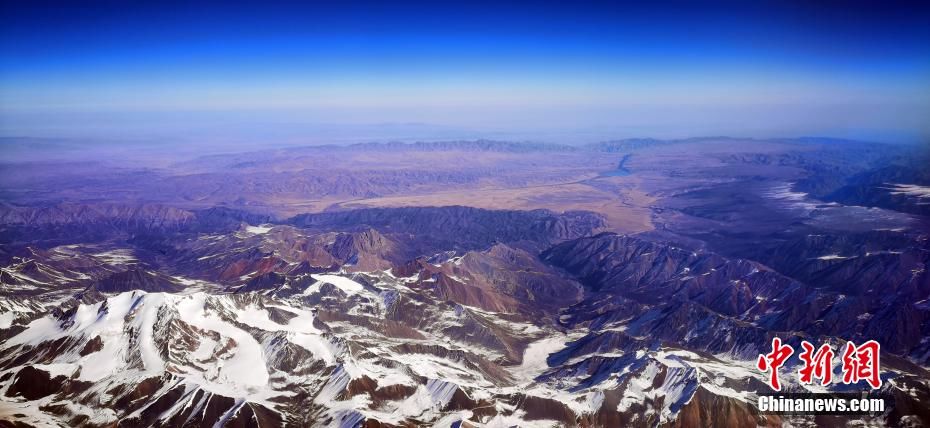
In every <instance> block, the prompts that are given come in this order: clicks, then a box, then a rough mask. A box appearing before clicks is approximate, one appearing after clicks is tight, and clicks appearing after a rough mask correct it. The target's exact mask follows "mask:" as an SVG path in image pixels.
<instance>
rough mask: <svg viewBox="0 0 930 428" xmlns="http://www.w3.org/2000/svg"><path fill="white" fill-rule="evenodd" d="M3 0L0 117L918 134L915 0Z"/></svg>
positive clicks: (185, 127) (434, 133)
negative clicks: (131, 1)
mask: <svg viewBox="0 0 930 428" xmlns="http://www.w3.org/2000/svg"><path fill="white" fill-rule="evenodd" d="M898 6H900V7H894V5H889V4H887V3H882V4H872V3H868V2H853V3H844V4H843V6H842V7H834V6H833V5H827V4H821V5H818V4H812V3H805V2H771V3H766V2H759V3H752V4H747V3H739V4H726V3H717V4H701V5H697V4H690V3H680V4H677V3H674V2H673V3H668V4H665V5H622V4H590V5H587V6H585V7H571V8H569V7H567V6H560V5H555V4H543V5H536V6H532V7H530V6H524V7H518V6H502V5H491V4H469V5H456V6H444V5H435V4H426V3H424V4H405V5H398V6H396V7H385V6H383V5H378V4H366V3H355V4H353V5H344V6H334V5H314V4H279V5H277V6H276V7H263V8H256V7H250V6H238V5H237V6H231V5H221V4H214V5H210V4H203V3H201V4H198V5H174V6H170V7H169V6H164V5H126V4H119V3H113V4H110V3H105V2H104V3H94V4H91V5H89V6H88V5H67V4H65V5H55V4H46V3H34V2H29V3H16V4H14V3H9V2H8V3H5V4H4V5H3V6H2V8H3V14H2V18H0V136H7V137H9V136H16V137H51V138H89V139H117V140H119V139H127V140H133V139H135V140H138V139H166V140H177V141H185V142H200V141H210V140H213V141H228V142H230V144H243V143H246V144H270V145H281V144H285V145H291V144H318V143H333V142H341V141H357V142H363V141H371V140H385V139H387V140H391V139H399V140H416V139H447V138H453V139H458V138H466V139H470V138H499V139H514V140H534V141H535V140H538V141H549V142H557V143H581V142H590V141H594V140H602V139H614V138H632V137H654V138H684V137H696V136H706V135H733V136H743V137H755V138H767V137H797V136H807V135H817V136H830V137H838V138H852V139H863V140H875V141H886V142H916V141H925V140H926V137H927V136H928V135H930V130H928V126H927V125H926V123H925V122H926V121H925V118H926V117H930V47H928V46H930V45H928V44H927V41H928V40H930V27H928V26H926V25H924V23H925V22H926V18H927V17H928V11H927V10H926V9H927V8H926V7H925V6H923V5H916V6H915V5H907V7H905V5H904V4H899V5H898Z"/></svg>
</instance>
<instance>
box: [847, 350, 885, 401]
mask: <svg viewBox="0 0 930 428" xmlns="http://www.w3.org/2000/svg"><path fill="white" fill-rule="evenodd" d="M880 350H881V345H879V344H878V342H876V341H874V340H870V341H868V342H865V343H863V344H862V345H859V346H856V345H854V344H853V343H852V342H846V351H844V352H843V383H856V382H859V381H860V380H865V381H866V382H868V383H869V385H871V386H872V389H878V388H879V387H881V386H882V379H881V378H880V377H879V376H878V353H879V351H880Z"/></svg>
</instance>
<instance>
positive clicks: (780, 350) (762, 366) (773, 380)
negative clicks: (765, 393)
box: [756, 337, 794, 391]
mask: <svg viewBox="0 0 930 428" xmlns="http://www.w3.org/2000/svg"><path fill="white" fill-rule="evenodd" d="M792 354H794V348H792V347H791V345H782V344H781V339H779V338H777V337H776V338H773V339H772V352H770V353H768V354H766V355H762V354H759V361H757V362H756V367H757V368H758V369H759V370H761V371H763V372H765V371H771V373H770V374H769V385H771V387H772V389H774V390H776V391H781V384H780V383H778V369H779V368H781V366H782V365H784V364H785V361H786V360H787V359H788V357H790V356H791V355H792Z"/></svg>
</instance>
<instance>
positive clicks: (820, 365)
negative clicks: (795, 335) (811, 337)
mask: <svg viewBox="0 0 930 428" xmlns="http://www.w3.org/2000/svg"><path fill="white" fill-rule="evenodd" d="M801 347H802V348H804V352H801V355H799V357H800V358H801V361H803V362H804V367H801V369H800V370H798V374H799V375H800V378H801V379H800V380H801V383H806V384H812V383H814V378H819V379H820V384H821V385H829V384H830V382H831V381H832V380H833V348H831V347H830V345H828V344H826V343H824V344H823V345H821V346H820V349H818V350H817V353H814V345H812V344H811V343H810V342H808V341H806V340H805V341H802V342H801Z"/></svg>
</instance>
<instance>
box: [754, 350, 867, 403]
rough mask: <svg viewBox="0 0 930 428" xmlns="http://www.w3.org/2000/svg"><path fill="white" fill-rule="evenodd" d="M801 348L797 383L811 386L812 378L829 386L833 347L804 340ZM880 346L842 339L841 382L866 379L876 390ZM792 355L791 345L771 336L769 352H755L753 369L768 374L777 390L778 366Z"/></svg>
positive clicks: (770, 384)
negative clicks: (843, 343) (858, 343)
mask: <svg viewBox="0 0 930 428" xmlns="http://www.w3.org/2000/svg"><path fill="white" fill-rule="evenodd" d="M801 348H803V350H802V351H801V353H800V354H798V358H800V359H801V362H802V363H803V364H802V366H801V368H800V369H798V377H799V381H800V383H801V384H807V385H811V384H813V383H814V382H815V379H820V384H821V385H824V386H826V385H829V384H830V383H831V382H833V357H834V356H836V354H835V353H834V351H833V347H831V346H830V345H829V344H827V343H825V344H823V345H820V347H819V348H817V347H815V346H814V345H813V344H812V343H810V342H808V341H806V340H804V341H801ZM880 351H881V346H880V345H879V344H878V342H876V341H874V340H870V341H868V342H865V343H863V344H862V345H859V346H856V345H855V344H854V343H852V342H846V347H845V350H844V351H843V357H842V362H843V367H842V370H843V383H845V384H854V383H858V382H859V381H860V380H864V381H866V382H868V384H869V386H871V387H872V389H878V388H880V387H881V386H882V379H881V377H880V376H879V353H880ZM792 355H794V348H792V347H791V345H787V344H783V343H782V341H781V339H780V338H777V337H775V338H772V352H769V353H768V354H759V359H758V360H757V361H756V368H758V369H759V371H761V372H763V373H766V372H768V374H769V386H771V387H772V389H774V390H776V391H781V383H780V382H779V381H778V369H780V368H781V366H783V365H784V364H785V362H786V361H787V360H788V358H790V357H791V356H792Z"/></svg>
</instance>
